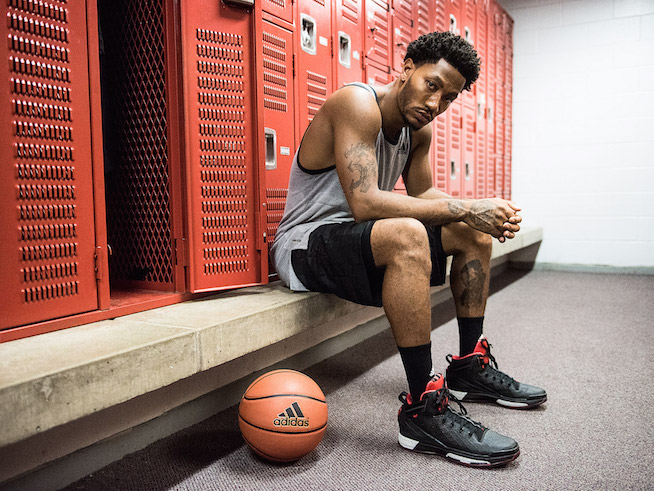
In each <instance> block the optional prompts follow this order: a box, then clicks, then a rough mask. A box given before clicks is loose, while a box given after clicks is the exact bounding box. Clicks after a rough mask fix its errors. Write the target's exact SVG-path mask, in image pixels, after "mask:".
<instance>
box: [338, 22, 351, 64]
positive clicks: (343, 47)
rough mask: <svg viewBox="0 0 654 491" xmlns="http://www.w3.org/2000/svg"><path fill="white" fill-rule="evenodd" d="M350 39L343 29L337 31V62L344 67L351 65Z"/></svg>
mask: <svg viewBox="0 0 654 491" xmlns="http://www.w3.org/2000/svg"><path fill="white" fill-rule="evenodd" d="M351 59H352V40H351V38H350V36H348V35H347V34H346V33H344V32H343V31H339V32H338V62H339V63H340V64H341V65H343V66H344V67H345V68H350V66H351V65H352V62H351Z"/></svg>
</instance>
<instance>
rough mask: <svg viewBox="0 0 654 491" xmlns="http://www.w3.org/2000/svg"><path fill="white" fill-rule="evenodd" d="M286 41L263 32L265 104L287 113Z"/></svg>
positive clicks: (269, 107)
mask: <svg viewBox="0 0 654 491" xmlns="http://www.w3.org/2000/svg"><path fill="white" fill-rule="evenodd" d="M286 53H287V46H286V41H285V40H284V39H282V38H280V37H278V36H274V35H273V34H270V33H268V32H265V31H264V33H263V56H264V60H263V68H264V72H263V82H264V85H263V105H264V107H266V108H267V109H272V110H273V111H279V112H283V113H286V112H287V111H288V103H287V102H286V101H287V100H288V89H287V87H286V77H287V73H286V56H287V54H286Z"/></svg>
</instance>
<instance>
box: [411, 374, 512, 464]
mask: <svg viewBox="0 0 654 491" xmlns="http://www.w3.org/2000/svg"><path fill="white" fill-rule="evenodd" d="M450 398H451V395H450V394H449V392H448V389H447V386H446V384H445V380H444V378H443V377H442V376H441V375H437V376H436V377H434V378H433V379H432V380H431V381H430V382H429V383H428V384H427V388H426V390H425V392H424V393H423V394H422V396H421V398H420V401H418V402H415V403H414V402H412V401H411V396H410V395H409V394H407V393H406V392H403V393H402V394H401V395H400V401H402V407H401V409H400V412H399V414H398V422H399V424H400V434H399V437H398V440H399V443H400V445H401V446H402V447H404V448H406V449H408V450H413V451H415V452H421V453H428V454H436V455H441V456H444V457H446V458H448V459H450V460H453V461H454V462H456V463H459V464H462V465H467V466H471V467H486V468H490V467H498V466H502V465H506V464H508V463H509V462H511V461H513V460H515V459H516V458H518V455H520V448H519V446H518V443H517V442H516V441H515V440H513V439H511V438H509V437H506V436H503V435H500V434H499V433H496V432H494V431H492V430H489V429H488V428H486V427H484V426H482V425H481V424H479V423H477V422H475V421H473V420H472V419H470V418H468V417H467V416H466V415H465V414H466V413H465V408H463V406H461V411H462V412H456V411H454V410H453V409H452V408H451V407H450V405H449V400H450ZM453 400H455V399H453ZM457 402H458V401H457ZM459 405H460V404H459Z"/></svg>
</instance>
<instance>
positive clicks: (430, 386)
mask: <svg viewBox="0 0 654 491" xmlns="http://www.w3.org/2000/svg"><path fill="white" fill-rule="evenodd" d="M442 388H447V383H446V382H445V377H443V375H442V374H440V373H437V374H436V375H434V377H433V378H432V379H431V380H430V381H429V382H427V387H425V391H424V392H423V393H422V395H421V396H420V400H421V401H422V398H423V397H425V394H427V393H429V392H434V391H437V390H439V389H442ZM406 402H407V403H408V404H413V398H412V397H411V394H407V395H406Z"/></svg>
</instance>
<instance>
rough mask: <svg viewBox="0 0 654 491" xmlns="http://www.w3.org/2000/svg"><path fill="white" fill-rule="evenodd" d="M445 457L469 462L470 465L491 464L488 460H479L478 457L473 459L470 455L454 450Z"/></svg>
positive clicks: (465, 462)
mask: <svg viewBox="0 0 654 491" xmlns="http://www.w3.org/2000/svg"><path fill="white" fill-rule="evenodd" d="M445 457H448V458H450V459H453V460H457V461H459V462H461V463H463V464H468V465H490V462H489V461H488V460H478V459H471V458H469V457H464V456H462V455H457V454H454V453H452V452H450V453H448V454H447V455H445Z"/></svg>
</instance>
